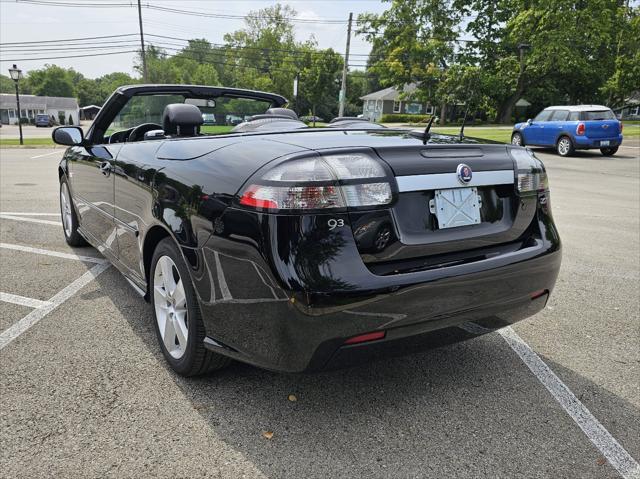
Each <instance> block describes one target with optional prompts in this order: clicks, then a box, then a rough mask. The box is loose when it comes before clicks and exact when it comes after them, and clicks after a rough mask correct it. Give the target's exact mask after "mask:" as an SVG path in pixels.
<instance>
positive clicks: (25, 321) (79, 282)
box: [0, 262, 110, 351]
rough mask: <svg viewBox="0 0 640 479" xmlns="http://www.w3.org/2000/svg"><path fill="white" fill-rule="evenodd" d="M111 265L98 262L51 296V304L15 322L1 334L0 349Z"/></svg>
mask: <svg viewBox="0 0 640 479" xmlns="http://www.w3.org/2000/svg"><path fill="white" fill-rule="evenodd" d="M109 266H110V264H109V263H106V262H105V263H102V264H97V265H95V266H94V267H92V268H91V269H90V270H89V271H87V272H86V273H85V274H83V275H82V276H80V277H79V278H78V279H76V280H75V281H74V282H73V283H71V284H69V285H68V286H67V287H65V288H64V289H62V290H61V291H60V292H58V293H56V294H55V295H53V296H52V297H51V299H50V300H49V301H48V302H49V303H50V304H49V305H47V306H43V307H41V308H38V309H34V310H33V311H31V312H30V313H29V314H27V315H26V316H25V317H24V318H22V319H21V320H20V321H18V322H17V323H15V324H13V325H12V326H10V327H9V328H7V329H6V330H5V331H3V332H2V333H1V334H0V351H1V350H2V349H4V348H5V346H7V345H9V344H10V343H11V341H13V340H14V339H16V338H17V337H19V336H20V335H21V334H22V333H24V332H26V331H28V330H29V328H31V327H32V326H34V325H36V324H37V323H38V322H39V321H40V320H41V319H42V318H44V317H45V316H47V315H48V314H49V313H50V312H51V311H53V310H54V309H56V308H57V307H58V306H60V305H61V304H62V303H64V302H65V301H66V300H68V299H69V298H71V297H72V296H73V295H74V294H76V293H77V292H78V291H80V290H81V289H82V288H83V287H84V286H86V285H87V284H89V283H90V282H91V281H93V279H94V278H96V277H98V275H100V274H101V273H102V272H103V271H105V270H106V269H107V268H108V267H109Z"/></svg>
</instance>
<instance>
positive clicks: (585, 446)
mask: <svg viewBox="0 0 640 479" xmlns="http://www.w3.org/2000/svg"><path fill="white" fill-rule="evenodd" d="M112 273H113V274H112V275H102V276H100V277H99V278H98V279H97V281H98V283H100V285H101V291H102V292H104V293H105V294H107V295H108V296H109V297H110V298H111V300H112V301H113V304H114V305H116V306H117V307H118V309H119V310H120V312H121V314H122V315H123V316H124V317H125V318H126V320H127V321H128V322H129V324H130V327H131V329H132V330H133V331H134V332H135V333H136V334H137V335H138V336H139V338H140V339H141V340H142V342H143V343H144V344H145V346H146V347H147V348H148V350H149V351H150V352H151V354H153V356H154V357H155V358H156V359H157V367H158V368H165V369H166V370H168V373H169V374H171V375H173V379H174V381H175V383H176V384H177V385H178V386H179V388H180V390H181V391H182V393H183V395H184V397H185V400H188V401H190V403H191V405H192V407H193V409H194V410H195V411H197V412H198V413H199V414H200V415H201V417H202V418H204V419H205V421H206V423H207V424H208V425H209V426H210V428H211V432H212V434H214V435H215V436H216V437H217V438H220V439H221V440H223V441H224V442H225V443H226V444H228V445H229V446H231V447H232V448H234V449H235V450H236V451H238V452H240V453H241V454H242V455H243V456H244V457H245V458H246V459H247V460H249V461H251V463H253V464H254V465H255V466H256V467H257V468H258V469H260V470H261V471H262V472H263V473H264V474H265V475H266V476H268V477H278V478H280V477H454V476H455V477H460V476H470V477H487V476H491V477H512V476H518V477H532V476H541V477H593V476H598V477H618V475H617V473H616V471H615V470H614V469H613V468H612V467H611V466H610V465H609V464H607V463H606V461H603V458H602V457H601V454H600V452H599V451H598V450H597V449H596V448H595V447H594V446H593V445H592V444H591V443H590V442H589V440H588V439H587V438H586V437H585V436H584V434H583V433H582V432H581V431H580V430H579V428H578V427H577V425H576V424H575V423H574V422H573V420H571V418H570V417H569V416H568V415H567V414H566V413H565V412H564V411H563V410H562V409H561V407H560V406H559V405H558V404H557V403H556V402H555V400H554V399H553V398H552V397H551V395H550V394H549V393H548V392H547V391H546V389H545V388H544V387H543V386H542V385H541V384H540V383H539V382H538V380H537V379H536V378H535V377H534V376H533V374H531V372H530V371H529V370H528V369H527V367H526V366H525V365H524V364H523V363H522V362H521V361H520V359H519V358H518V357H517V356H516V354H515V353H514V352H513V351H512V350H511V349H510V348H509V346H508V345H507V344H506V343H505V342H504V341H503V340H502V338H501V337H500V336H499V335H497V334H490V335H486V336H483V337H480V338H476V339H473V340H470V341H467V342H464V343H459V344H455V345H452V346H448V347H443V348H439V349H434V350H430V351H426V352H423V353H420V354H414V355H412V356H407V357H401V358H391V359H388V360H384V361H379V362H375V363H371V364H368V365H364V366H360V367H355V368H351V369H345V370H338V371H331V372H320V373H314V374H296V375H294V374H280V373H274V372H269V371H264V370H261V369H258V368H254V367H252V366H248V365H244V364H240V363H233V364H232V365H231V366H230V367H228V368H227V369H225V370H223V371H219V372H217V373H213V374H210V375H208V376H203V377H197V378H182V377H179V376H177V375H174V374H173V373H172V372H171V371H169V368H168V366H167V364H166V363H165V361H164V357H163V356H162V353H161V352H160V349H159V346H158V343H157V339H156V335H155V331H154V329H153V324H152V321H153V320H152V311H151V306H150V305H148V304H146V303H144V302H143V300H142V299H140V298H139V297H135V296H134V295H133V294H131V292H130V288H129V286H128V285H126V282H125V281H124V280H118V281H117V282H116V285H117V286H116V287H114V278H113V275H115V274H117V273H115V271H113V272H112ZM543 359H545V358H543ZM545 361H547V360H546V359H545ZM547 364H549V366H550V367H551V368H552V369H553V370H554V371H555V372H556V373H557V374H558V375H559V376H560V377H561V378H562V379H563V380H565V381H566V382H567V384H568V385H569V386H570V387H571V388H572V389H573V390H574V391H576V394H578V392H579V391H580V392H584V394H586V395H588V396H589V397H590V398H597V402H594V403H593V404H594V405H597V407H594V409H597V411H593V412H594V414H596V416H598V414H597V413H602V414H604V415H606V419H607V420H604V418H602V417H600V419H601V420H602V422H603V424H604V425H605V427H611V428H612V429H611V432H612V434H614V436H615V435H616V434H619V436H618V439H619V440H620V442H621V443H622V444H623V446H626V447H627V448H628V451H629V452H630V453H631V454H633V448H636V450H637V444H638V442H637V440H636V439H635V438H633V439H632V437H633V431H634V430H636V431H637V429H635V427H634V426H633V424H636V425H637V424H638V417H639V413H638V410H637V409H636V408H634V407H633V406H632V405H631V404H629V403H627V402H625V401H624V400H622V399H621V398H619V397H617V396H615V395H614V394H612V393H610V392H608V391H607V390H605V389H602V388H601V387H599V386H597V385H595V384H594V383H592V382H590V381H589V380H587V379H586V378H584V377H581V376H580V375H578V374H576V373H574V372H573V371H570V370H567V369H565V368H563V367H562V366H560V365H559V364H555V363H553V362H547ZM290 396H291V397H290ZM292 399H294V400H292ZM586 404H587V406H588V407H589V401H586ZM605 405H606V407H605ZM601 408H603V409H601ZM614 425H615V427H614ZM268 433H273V435H272V436H270V434H268ZM265 436H270V439H269V438H267V437H265ZM212 454H215V451H212Z"/></svg>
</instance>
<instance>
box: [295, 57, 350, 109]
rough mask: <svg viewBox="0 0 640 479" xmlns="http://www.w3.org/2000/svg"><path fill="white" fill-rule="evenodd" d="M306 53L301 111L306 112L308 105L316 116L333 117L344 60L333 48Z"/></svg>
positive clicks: (300, 89)
mask: <svg viewBox="0 0 640 479" xmlns="http://www.w3.org/2000/svg"><path fill="white" fill-rule="evenodd" d="M306 53H307V56H306V58H305V60H304V67H303V68H302V70H301V72H300V84H299V98H300V100H299V101H300V105H299V111H301V112H303V111H305V110H306V109H307V108H305V106H307V105H308V109H310V110H311V112H312V114H313V115H314V116H316V115H318V116H321V117H323V118H328V117H333V116H335V114H336V111H335V110H336V106H337V99H338V92H339V90H340V78H341V74H342V65H343V64H344V60H343V58H342V56H341V55H339V54H338V53H336V52H334V51H333V50H332V49H331V48H329V49H327V50H322V51H317V50H315V49H309V50H307V52H306Z"/></svg>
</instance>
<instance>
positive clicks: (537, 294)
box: [531, 289, 549, 301]
mask: <svg viewBox="0 0 640 479" xmlns="http://www.w3.org/2000/svg"><path fill="white" fill-rule="evenodd" d="M545 294H549V290H548V289H541V290H540V291H536V292H534V293H531V300H532V301H533V300H534V299H538V298H541V297H542V296H544V295H545Z"/></svg>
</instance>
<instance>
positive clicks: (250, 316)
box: [195, 211, 561, 372]
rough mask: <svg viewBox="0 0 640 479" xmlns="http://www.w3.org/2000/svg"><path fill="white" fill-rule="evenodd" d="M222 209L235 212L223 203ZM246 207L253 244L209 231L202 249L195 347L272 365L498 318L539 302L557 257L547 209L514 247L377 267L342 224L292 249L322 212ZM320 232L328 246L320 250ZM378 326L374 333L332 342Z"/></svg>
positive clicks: (390, 349)
mask: <svg viewBox="0 0 640 479" xmlns="http://www.w3.org/2000/svg"><path fill="white" fill-rule="evenodd" d="M234 214H238V215H239V217H238V218H237V219H242V218H241V217H242V216H243V215H245V216H246V215H247V213H246V212H239V211H236V212H235V213H234V212H230V213H228V215H231V216H233V215H234ZM256 216H260V218H254V220H256V221H257V223H258V224H261V226H262V239H261V240H262V244H260V241H256V240H257V239H258V238H256V240H252V239H251V238H250V237H246V236H245V237H242V238H240V237H235V235H231V236H228V237H221V236H212V237H211V238H210V239H209V241H208V242H207V244H206V246H205V247H204V248H203V249H202V252H201V254H202V256H201V257H202V259H203V265H204V269H203V270H202V271H200V273H199V274H196V275H195V276H196V278H195V284H196V289H197V291H198V294H199V296H200V305H201V309H202V313H203V318H204V321H205V326H206V330H207V335H208V338H207V340H206V341H205V343H206V344H207V346H208V347H209V348H211V349H213V350H215V351H217V352H219V353H222V354H225V355H228V356H230V357H233V358H235V359H238V360H240V361H243V362H247V363H251V364H254V365H257V366H260V367H263V368H266V369H272V370H278V371H287V372H301V371H308V370H318V369H324V368H332V367H341V366H346V365H352V364H356V363H359V362H362V361H368V360H370V359H372V358H375V357H380V356H387V355H395V354H404V353H408V352H412V351H415V350H420V349H424V348H429V347H436V346H439V345H442V344H447V343H451V342H455V341H460V340H464V339H468V338H471V337H475V336H478V335H480V334H484V333H487V332H490V331H492V330H494V329H496V328H499V327H503V326H507V325H509V324H512V323H514V322H516V321H519V320H521V319H524V318H526V317H529V316H531V315H533V314H535V313H537V312H538V311H540V310H541V309H542V308H543V307H544V305H545V303H546V300H547V297H548V294H549V292H551V291H552V289H553V287H554V284H555V281H556V277H557V275H558V271H559V268H560V262H561V250H560V240H559V238H558V235H557V231H556V230H555V226H554V225H553V222H552V221H551V219H550V217H547V216H544V217H543V218H541V219H540V221H539V226H540V228H541V231H542V232H543V233H542V234H541V235H540V238H539V239H537V240H536V241H535V242H533V243H530V244H529V245H528V246H527V247H523V248H521V249H520V250H518V251H515V252H511V253H508V254H504V255H499V256H495V257H492V258H490V259H486V260H482V261H477V262H474V263H470V264H463V265H457V266H452V267H446V268H439V269H432V270H428V271H420V272H415V273H408V274H396V275H389V276H377V275H374V274H373V273H371V272H370V271H369V270H368V269H367V268H366V266H365V265H364V264H363V263H362V261H361V259H360V256H359V254H358V252H357V249H356V246H355V242H354V240H353V236H352V234H351V232H350V231H349V230H347V229H346V228H345V229H344V231H343V232H340V233H336V232H335V231H332V232H331V233H330V234H329V232H327V231H324V232H323V231H321V232H320V233H319V235H318V236H317V237H313V236H312V237H311V238H310V242H309V244H308V245H302V246H305V247H304V248H300V246H301V245H300V244H299V242H298V244H297V245H293V244H291V241H290V242H289V243H288V244H287V241H286V238H287V237H290V236H291V235H292V234H293V233H294V232H295V233H296V235H301V237H302V238H305V228H309V234H312V233H311V231H312V230H313V231H316V232H317V231H318V230H317V229H316V230H314V227H315V228H317V227H318V225H319V224H326V221H323V218H324V217H320V218H321V220H320V221H319V222H318V223H317V224H315V225H314V224H312V223H313V221H316V220H317V219H318V217H313V220H312V219H311V217H308V218H305V217H302V218H300V217H298V218H297V219H293V217H284V218H283V217H277V216H271V217H269V216H268V215H256ZM334 216H335V215H334ZM228 219H231V218H228ZM247 220H249V218H248V217H245V218H244V221H247ZM292 221H296V222H297V227H296V228H293V227H292V224H291V222H292ZM310 222H311V223H310ZM345 222H348V217H346V216H345ZM305 224H306V226H305ZM265 233H266V236H265ZM327 238H328V239H329V240H330V242H331V243H330V244H331V245H337V247H335V246H334V247H332V248H328V247H327V244H325V243H324V240H325V239H327ZM306 246H308V248H307V247H306ZM543 290H544V291H546V292H545V293H544V294H542V295H541V296H539V297H537V298H536V299H532V293H534V292H540V291H543ZM380 330H383V331H385V333H386V336H385V338H384V339H381V340H378V341H374V342H369V343H362V344H358V345H345V344H344V343H345V340H347V339H348V338H351V337H353V336H356V335H360V334H363V333H368V332H371V331H380Z"/></svg>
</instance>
